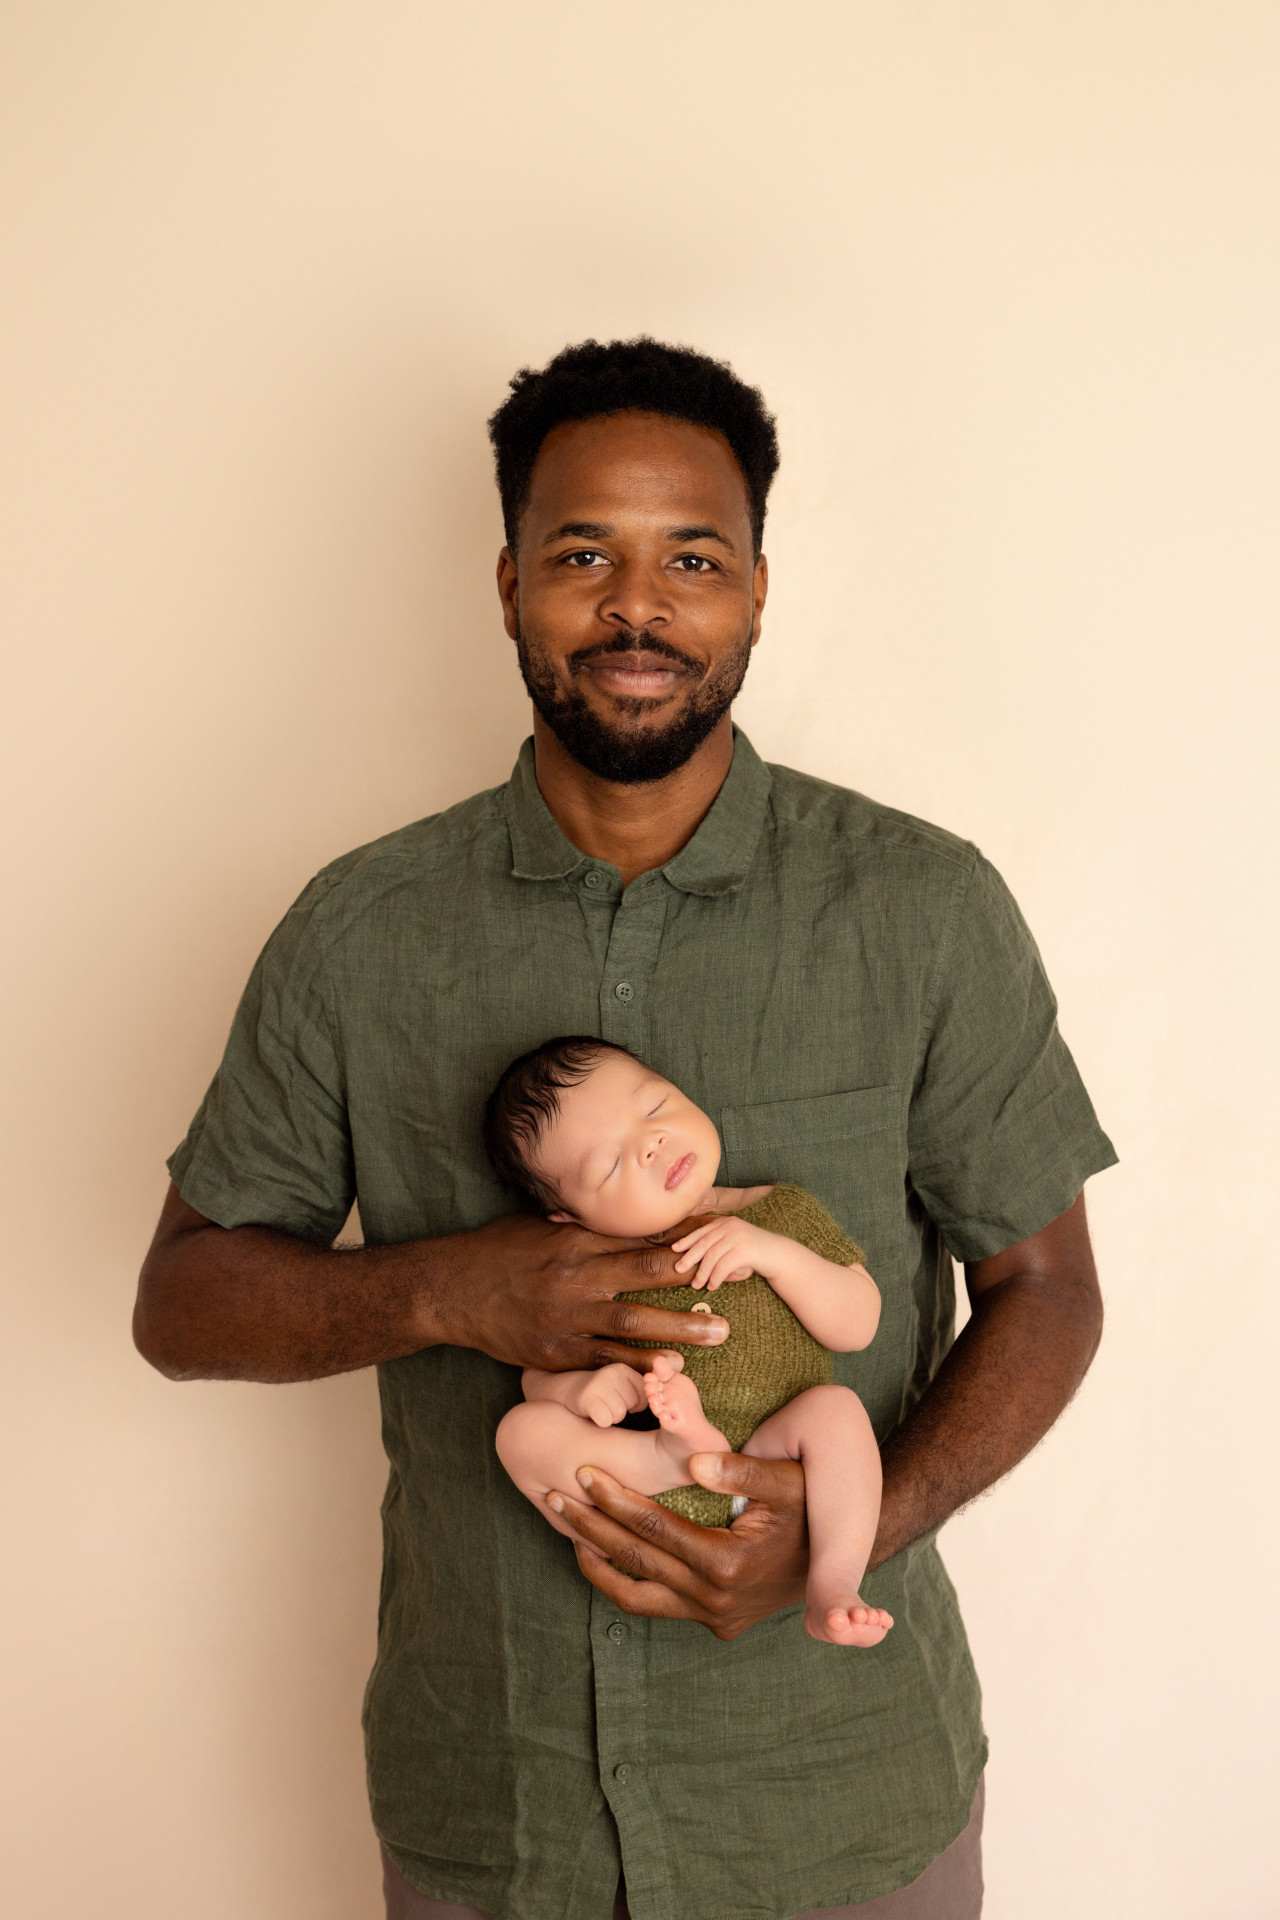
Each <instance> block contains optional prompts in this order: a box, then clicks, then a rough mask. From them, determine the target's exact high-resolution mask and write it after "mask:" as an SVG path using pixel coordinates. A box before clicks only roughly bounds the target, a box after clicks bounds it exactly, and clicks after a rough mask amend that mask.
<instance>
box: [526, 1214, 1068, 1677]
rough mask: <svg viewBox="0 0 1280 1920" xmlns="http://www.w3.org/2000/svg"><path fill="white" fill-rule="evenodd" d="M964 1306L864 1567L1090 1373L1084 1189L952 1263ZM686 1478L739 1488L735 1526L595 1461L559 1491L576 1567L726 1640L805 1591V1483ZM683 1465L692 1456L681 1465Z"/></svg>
mask: <svg viewBox="0 0 1280 1920" xmlns="http://www.w3.org/2000/svg"><path fill="white" fill-rule="evenodd" d="M965 1275H966V1278H967V1281H968V1287H969V1295H970V1299H971V1301H972V1306H973V1311H972V1316H971V1318H970V1319H969V1321H968V1323H967V1325H966V1326H965V1328H964V1331H963V1332H962V1333H961V1334H960V1336H959V1338H958V1339H957V1340H956V1342H955V1344H954V1346H953V1347H952V1349H951V1351H950V1353H949V1354H948V1355H947V1358H946V1360H945V1361H944V1362H943V1364H942V1366H941V1367H940V1368H939V1370H938V1373H937V1375H936V1376H935V1378H934V1380H933V1381H932V1383H931V1384H930V1386H929V1388H928V1389H927V1391H926V1392H925V1394H924V1395H923V1397H922V1398H921V1400H920V1401H919V1403H918V1404H917V1406H916V1407H915V1408H914V1409H913V1411H912V1412H911V1413H910V1414H909V1415H908V1417H907V1419H906V1420H904V1421H903V1423H902V1425H901V1426H900V1427H898V1428H897V1429H896V1431H895V1432H894V1433H893V1434H892V1435H891V1436H890V1437H889V1439H888V1440H887V1441H886V1443H885V1447H884V1451H883V1456H882V1457H883V1465H884V1494H883V1500H882V1504H881V1510H880V1526H879V1531H878V1533H877V1535H876V1543H875V1547H874V1549H873V1551H872V1555H871V1562H870V1565H871V1567H873V1568H874V1567H876V1566H879V1565H880V1563H881V1562H882V1561H885V1560H888V1559H889V1558H891V1556H892V1555H894V1554H896V1553H899V1552H901V1550H902V1549H903V1548H904V1547H907V1546H909V1545H910V1544H911V1542H912V1541H913V1540H918V1539H920V1538H922V1536H924V1535H925V1534H928V1533H931V1532H933V1531H934V1530H935V1529H936V1528H938V1527H940V1526H941V1525H942V1524H943V1522H944V1521H945V1520H947V1519H949V1518H950V1516H951V1515H952V1514H953V1513H956V1512H958V1511H959V1509H960V1508H961V1507H964V1506H967V1505H968V1503H969V1502H970V1501H971V1500H974V1499H976V1498H977V1496H978V1495H979V1494H980V1493H984V1492H985V1491H986V1490H987V1488H988V1487H991V1486H993V1485H994V1484H995V1482H996V1481H997V1480H999V1479H1001V1478H1002V1476H1003V1475H1004V1474H1006V1473H1008V1472H1009V1471H1010V1469H1011V1468H1013V1467H1015V1466H1016V1465H1017V1464H1018V1462H1019V1461H1020V1460H1022V1459H1023V1458H1025V1456H1026V1455H1027V1454H1028V1453H1030V1451H1031V1449H1032V1448H1033V1447H1034V1446H1035V1445H1036V1444H1037V1442H1038V1441H1040V1440H1041V1439H1043V1437H1044V1435H1045V1434H1046V1433H1047V1432H1048V1431H1049V1429H1050V1427H1051V1426H1052V1425H1053V1423H1054V1421H1055V1420H1056V1419H1057V1418H1058V1415H1059V1414H1060V1413H1061V1412H1062V1410H1063V1408H1064V1407H1065V1406H1066V1405H1067V1403H1068V1402H1069V1401H1070V1399H1071V1398H1072V1396H1073V1394H1074V1393H1075V1391H1076V1388H1077V1387H1078V1386H1079V1385H1080V1382H1081V1380H1083V1378H1084V1376H1085V1373H1086V1372H1087V1371H1088V1367H1089V1363H1090V1361H1091V1360H1092V1359H1093V1356H1094V1354H1095V1352H1096V1351H1097V1347H1098V1341H1099V1339H1100V1337H1101V1333H1102V1299H1101V1295H1100V1293H1099V1290H1098V1277H1097V1272H1096V1270H1095V1267H1094V1261H1093V1252H1092V1249H1091V1247H1090V1244H1089V1229H1088V1225H1087V1223H1086V1220H1085V1209H1084V1195H1083V1194H1081V1195H1080V1196H1079V1197H1078V1198H1077V1199H1076V1200H1075V1202H1074V1203H1073V1205H1072V1206H1070V1207H1068V1209H1067V1211H1066V1212H1065V1213H1063V1214H1061V1215H1060V1216H1059V1217H1058V1218H1057V1219H1056V1220H1054V1221H1052V1222H1051V1223H1050V1224H1049V1225H1048V1226H1047V1227H1044V1228H1042V1229H1041V1231H1040V1232H1039V1233H1035V1234H1032V1235H1031V1237H1030V1238H1029V1239H1027V1240H1023V1241H1020V1242H1019V1243H1018V1244H1017V1245H1016V1246H1012V1247H1008V1248H1006V1249H1005V1251H1004V1252H1003V1253H997V1254H993V1255H992V1256H991V1257H990V1258H988V1259H984V1260H976V1261H972V1262H970V1263H968V1264H967V1265H966V1267H965ZM695 1461H696V1463H697V1464H696V1466H695V1467H694V1471H695V1473H696V1477H697V1479H698V1480H699V1482H700V1483H701V1484H702V1485H703V1486H705V1487H709V1488H711V1489H712V1490H713V1491H715V1492H717V1493H729V1494H745V1495H747V1497H748V1498H749V1500H750V1503H751V1504H750V1505H749V1506H748V1508H747V1509H746V1511H745V1513H743V1514H742V1516H741V1517H740V1518H739V1519H738V1520H736V1521H735V1522H734V1523H733V1525H732V1527H730V1528H728V1529H723V1528H707V1527H699V1526H696V1525H694V1524H693V1522H691V1521H688V1520H684V1519H682V1518H681V1517H680V1516H679V1515H678V1514H673V1513H669V1512H668V1511H667V1510H666V1508H664V1507H660V1506H658V1505H657V1504H656V1503H655V1502H654V1501H652V1500H646V1499H644V1498H643V1496H641V1495H640V1494H636V1493H632V1492H631V1491H630V1490H629V1489H627V1488H625V1487H622V1486H620V1485H619V1484H618V1483H617V1481H615V1480H612V1479H611V1478H610V1477H609V1476H608V1475H607V1474H604V1473H601V1472H599V1471H598V1470H596V1471H594V1472H593V1473H592V1475H591V1497H592V1499H593V1500H594V1502H595V1506H594V1507H591V1506H588V1505H586V1504H585V1503H584V1502H583V1501H581V1500H580V1499H578V1500H575V1499H573V1498H572V1495H573V1493H574V1492H575V1491H576V1489H572V1488H566V1489H565V1490H564V1491H565V1494H566V1496H567V1497H566V1500H565V1504H564V1507H563V1512H564V1517H565V1518H566V1519H567V1520H568V1521H569V1523H570V1525H571V1526H572V1527H573V1528H574V1530H575V1531H576V1532H577V1533H578V1535H579V1536H580V1540H581V1543H582V1544H581V1545H580V1546H579V1549H578V1560H579V1564H580V1565H581V1567H582V1571H583V1572H584V1573H585V1574H586V1576H587V1578H588V1580H590V1581H591V1583H592V1584H593V1586H596V1587H598V1588H599V1589H600V1591H601V1592H602V1593H605V1594H607V1595H608V1596H609V1598H610V1599H611V1600H613V1602H614V1603H615V1605H616V1606H617V1607H618V1608H619V1610H620V1611H622V1612H624V1613H639V1614H650V1615H657V1616H661V1617H664V1618H668V1619H682V1620H697V1621H700V1622H701V1623H702V1625H703V1626H706V1627H709V1628H710V1630H711V1631H712V1633H714V1634H715V1635H716V1636H717V1638H719V1639H721V1640H733V1639H736V1638H737V1636H738V1635H739V1634H740V1633H743V1632H745V1630H746V1629H747V1628H748V1627H751V1626H754V1625H755V1624H756V1623H757V1621H759V1620H763V1619H764V1618H765V1617H766V1616H767V1615H769V1614H771V1613H775V1612H777V1610H778V1609H779V1608H780V1607H785V1606H790V1605H791V1604H792V1603H793V1602H795V1601H798V1600H801V1599H803V1597H804V1585H805V1575H806V1572H807V1568H808V1547H807V1542H806V1537H805V1521H804V1476H803V1471H802V1469H801V1468H800V1467H799V1466H798V1465H797V1464H796V1463H795V1462H794V1461H786V1460H756V1459H750V1458H748V1457H747V1456H745V1455H743V1454H705V1455H697V1456H695ZM692 1464H693V1463H691V1465H692Z"/></svg>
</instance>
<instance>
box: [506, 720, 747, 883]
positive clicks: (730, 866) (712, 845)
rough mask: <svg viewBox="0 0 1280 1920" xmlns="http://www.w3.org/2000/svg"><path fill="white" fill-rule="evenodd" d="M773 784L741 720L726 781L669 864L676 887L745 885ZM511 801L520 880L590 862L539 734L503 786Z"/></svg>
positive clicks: (556, 874)
mask: <svg viewBox="0 0 1280 1920" xmlns="http://www.w3.org/2000/svg"><path fill="white" fill-rule="evenodd" d="M771 786H772V780H771V778H770V775H769V769H768V767H767V766H766V765H765V763H764V761H763V760H761V758H760V756H759V754H758V753H757V752H756V750H755V748H754V747H753V746H752V744H751V742H750V741H749V740H748V739H747V736H746V734H745V733H741V732H739V730H738V728H737V727H735V728H734V730H733V759H732V761H731V763H730V766H729V772H728V774H727V775H726V777H725V782H724V785H723V786H722V787H721V789H720V791H719V793H718V794H717V795H716V797H715V799H714V801H713V802H712V804H711V810H710V812H709V813H708V814H707V817H706V819H705V820H704V821H703V822H702V824H701V826H700V827H699V828H698V830H697V832H696V833H695V834H694V836H693V838H692V839H691V840H689V841H688V842H687V843H686V844H685V845H684V846H683V847H681V849H680V851H679V853H677V854H675V855H674V856H673V858H672V859H670V860H668V862H667V864H666V866H665V867H663V869H662V871H663V873H664V874H665V875H666V877H667V879H668V880H669V881H670V882H671V884H672V886H673V887H678V888H679V889H680V891H681V892H682V893H698V894H704V895H708V896H714V895H716V894H721V893H732V892H733V890H734V889H735V888H736V887H740V886H741V885H742V882H743V880H744V879H745V878H746V874H747V869H748V867H749V866H750V865H751V862H752V860H753V859H754V857H755V851H756V847H757V846H758V845H759V842H760V834H761V832H762V830H763V827H764V819H765V813H766V811H767V809H768V805H769V790H770V787H771ZM503 807H504V811H505V813H506V817H507V826H508V829H509V831H510V834H511V871H512V873H513V874H514V875H515V877H516V878H517V879H518V880H562V879H564V878H565V876H566V875H568V874H571V873H573V872H574V871H575V869H576V868H578V867H580V866H583V865H585V864H587V855H586V854H582V853H579V851H578V849H577V848H576V847H575V846H574V845H573V842H572V841H571V840H569V839H567V838H566V837H565V835H564V834H563V833H561V831H560V829H559V827H558V826H557V825H556V823H555V821H554V820H553V819H552V817H551V810H550V808H549V807H548V806H547V803H546V801H545V800H544V799H543V797H542V793H541V790H540V788H539V786H538V779H537V775H536V774H535V772H534V762H533V740H532V738H530V739H528V740H526V741H525V743H524V745H523V746H522V747H521V749H520V757H519V759H518V760H517V761H516V764H515V767H514V769H513V771H512V774H511V778H510V780H509V781H508V782H507V784H506V786H505V787H504V788H503ZM594 864H597V865H598V864H600V863H599V862H596V863H594Z"/></svg>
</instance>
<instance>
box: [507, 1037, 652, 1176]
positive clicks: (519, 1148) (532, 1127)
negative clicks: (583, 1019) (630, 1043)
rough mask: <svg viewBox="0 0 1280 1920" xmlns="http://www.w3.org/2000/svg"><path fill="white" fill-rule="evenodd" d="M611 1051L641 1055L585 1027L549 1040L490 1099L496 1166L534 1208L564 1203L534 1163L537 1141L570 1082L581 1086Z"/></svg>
mask: <svg viewBox="0 0 1280 1920" xmlns="http://www.w3.org/2000/svg"><path fill="white" fill-rule="evenodd" d="M606 1053H622V1054H625V1055H626V1056H627V1058H628V1059H629V1060H634V1059H635V1058H636V1056H635V1054H633V1053H632V1051H631V1049H630V1047H618V1046H615V1045H614V1043H613V1042H612V1041H611V1040H597V1039H595V1038H594V1036H593V1035H591V1034H586V1033H562V1034H560V1035H559V1036H558V1037H557V1038H556V1039H554V1040H544V1041H543V1043H542V1045H541V1046H540V1047H534V1048H533V1050H532V1051H531V1052H530V1053H522V1054H521V1055H520V1058H519V1059H518V1060H513V1061H512V1062H511V1065H510V1066H509V1067H508V1068H507V1070H506V1072H505V1073H504V1074H503V1076H502V1078H501V1080H499V1082H498V1084H497V1086H496V1087H495V1088H494V1090H493V1092H492V1093H491V1094H490V1095H489V1098H488V1100H487V1101H486V1102H485V1109H484V1144H485V1151H486V1152H487V1153H488V1155H489V1159H490V1160H491V1162H492V1163H493V1170H494V1172H495V1173H496V1174H497V1176H498V1178H499V1180H501V1182H502V1184H503V1186H504V1187H507V1188H509V1190H510V1191H511V1192H512V1193H514V1194H515V1196H516V1198H517V1199H518V1200H522V1201H523V1202H524V1204H525V1205H526V1206H527V1207H528V1208H529V1209H530V1210H531V1211H532V1212H534V1213H555V1212H558V1211H559V1210H560V1209H561V1208H563V1206H564V1202H563V1201H562V1200H561V1198H560V1195H559V1194H558V1193H557V1192H556V1190H555V1188H554V1187H553V1186H552V1184H551V1182H550V1181H549V1180H544V1179H543V1177H542V1175H541V1174H540V1173H539V1172H538V1171H537V1169H536V1168H535V1166H534V1164H533V1156H534V1154H535V1153H536V1152H537V1149H538V1142H539V1140H541V1138H542V1136H543V1134H544V1133H545V1132H546V1130H547V1128H548V1127H549V1126H550V1125H551V1122H552V1121H553V1120H554V1119H555V1117H556V1115H557V1114H558V1113H559V1111H560V1095H561V1094H562V1093H563V1092H564V1090H565V1088H566V1087H576V1086H578V1085H579V1084H580V1083H581V1082H582V1081H583V1080H585V1079H586V1077H587V1075H588V1074H589V1073H590V1072H591V1069H592V1068H593V1067H594V1066H595V1065H596V1064H597V1062H598V1061H599V1060H600V1059H601V1057H602V1056H603V1055H604V1054H606Z"/></svg>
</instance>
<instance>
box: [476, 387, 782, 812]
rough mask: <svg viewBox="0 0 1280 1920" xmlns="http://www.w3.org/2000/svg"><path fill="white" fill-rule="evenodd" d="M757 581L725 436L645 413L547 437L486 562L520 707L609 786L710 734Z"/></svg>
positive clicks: (637, 776)
mask: <svg viewBox="0 0 1280 1920" xmlns="http://www.w3.org/2000/svg"><path fill="white" fill-rule="evenodd" d="M767 585H768V570H767V568H766V565H765V562H764V560H763V558H761V559H760V560H755V559H754V558H753V554H752V542H751V522H750V518H749V510H748V502H747V489H746V483H745V481H744V480H743V477H742V473H741V471H740V469H739V467H738V464H737V461H736V460H735V459H734V457H733V454H732V453H731V452H730V450H729V445H728V442H727V441H726V440H725V439H724V438H723V436H722V435H721V434H718V433H714V432H712V431H711V430H710V429H708V428H705V427H695V426H691V425H689V424H688V423H687V422H685V421H682V420H670V419H667V418H666V417H665V416H663V415H659V414H651V413H621V414H611V415H607V416H605V417H604V418H601V419H595V420H583V421H575V422H573V423H571V424H569V425H566V426H562V427H557V428H556V429H555V431H554V432H553V433H551V434H549V435H548V436H547V439H546V440H545V441H544V443H543V446H542V449H541V451H540V453H539V455H538V460H537V464H536V466H535V467H534V470H533V483H532V486H531V488H530V493H529V501H528V505H527V506H526V508H525V512H524V516H523V518H522V520H521V523H520V541H519V548H518V550H517V553H516V554H515V555H514V556H513V555H512V554H511V553H510V551H509V550H508V549H507V548H505V547H504V548H503V550H502V555H501V557H500V559H499V562H498V590H499V593H500V594H501V596H502V601H503V610H504V615H505V619H506V626H507V632H508V633H509V634H510V636H511V638H512V639H513V640H514V641H515V643H516V648H517V652H518V655H519V660H520V670H521V672H522V673H523V675H524V680H525V685H526V686H527V687H528V689H529V694H530V697H531V699H532V700H533V703H534V706H535V707H536V708H537V710H538V712H539V713H540V714H541V716H542V718H543V719H544V720H545V721H546V723H547V725H548V726H549V727H550V728H551V730H552V732H553V733H554V734H555V735H556V737H557V739H558V740H559V741H560V742H561V744H562V745H563V746H564V747H565V748H566V750H567V751H568V752H569V753H570V754H571V755H572V757H573V758H574V759H575V760H577V761H578V762H579V763H580V765H582V766H584V767H586V768H587V769H588V771H590V772H592V773H595V774H598V775H599V776H600V777H601V778H602V779H606V780H613V781H617V782H620V783H624V784H630V783H633V782H638V781H644V780H661V779H664V778H665V777H666V776H667V775H668V774H669V773H673V772H674V771H675V770H676V768H677V767H680V766H683V765H684V763H685V761H686V760H688V759H689V757H690V756H691V755H692V754H693V753H694V752H695V751H696V749H697V748H698V747H699V746H701V744H702V742H703V741H704V740H705V739H706V738H707V737H708V736H709V735H710V734H711V733H712V732H713V731H714V729H715V728H716V727H717V726H718V725H719V723H720V722H721V720H722V719H723V718H724V716H725V714H726V713H727V712H728V710H729V705H730V703H731V701H732V700H733V698H734V695H735V694H736V693H737V691H738V688H739V687H740V686H741V685H742V680H743V676H744V675H745V673H746V670H747V663H748V661H749V659H750V657H751V649H752V647H753V646H754V645H755V642H756V639H757V637H758V634H759V630H760V614H761V611H762V609H763V607H764V599H765V592H766V589H767Z"/></svg>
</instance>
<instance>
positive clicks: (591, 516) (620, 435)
mask: <svg viewBox="0 0 1280 1920" xmlns="http://www.w3.org/2000/svg"><path fill="white" fill-rule="evenodd" d="M526 512H529V513H532V514H533V515H534V517H535V518H536V519H538V520H540V521H551V522H554V523H555V524H557V525H559V524H560V523H562V522H567V523H570V524H572V523H584V524H594V525H606V524H616V522H617V521H618V519H619V518H620V517H622V516H623V515H625V516H627V517H631V516H634V515H636V514H642V515H644V516H645V517H646V518H650V517H652V518H655V519H658V520H661V519H664V518H665V519H666V520H667V521H669V522H670V523H671V525H672V526H673V527H675V526H694V525H702V524H705V523H707V522H711V523H713V524H717V525H719V524H720V523H721V522H723V521H725V520H726V519H728V518H730V517H733V516H737V515H740V516H741V517H742V518H743V519H744V520H745V519H748V518H749V514H750V506H749V502H748V498H747V483H746V481H745V480H744V478H743V476H742V470H741V468H740V467H739V465H738V463H737V461H736V459H735V458H734V455H733V451H732V449H731V447H730V446H729V442H728V441H727V440H726V439H725V437H724V435H723V434H722V433H718V432H716V431H715V430H714V429H713V428H711V427H700V426H696V425H694V423H693V422H692V421H688V420H675V419H671V418H669V417H668V416H667V415H666V414H652V413H618V414H604V415H599V416H596V417H594V418H592V419H590V420H572V421H566V422H564V423H562V424H561V425H560V426H558V427H555V428H553V429H552V431H551V432H550V433H549V434H548V435H547V437H546V439H545V440H544V441H543V443H542V446H541V447H540V449H539V451H538V458H537V460H536V461H535V463H534V468H533V475H532V479H531V483H530V488H529V500H528V506H527V508H526Z"/></svg>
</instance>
